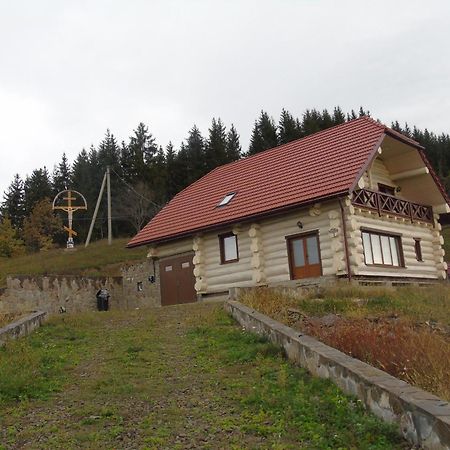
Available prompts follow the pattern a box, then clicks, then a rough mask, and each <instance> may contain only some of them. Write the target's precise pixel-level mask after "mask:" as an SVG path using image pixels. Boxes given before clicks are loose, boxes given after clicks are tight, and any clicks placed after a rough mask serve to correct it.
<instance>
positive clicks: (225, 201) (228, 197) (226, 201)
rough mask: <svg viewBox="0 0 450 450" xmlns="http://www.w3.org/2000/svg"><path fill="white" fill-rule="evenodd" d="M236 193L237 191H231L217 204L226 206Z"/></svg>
mask: <svg viewBox="0 0 450 450" xmlns="http://www.w3.org/2000/svg"><path fill="white" fill-rule="evenodd" d="M235 195H236V192H230V193H229V194H227V195H225V197H224V198H223V199H222V201H221V202H220V203H219V204H218V205H217V206H225V205H228V203H230V202H231V200H232V199H233V197H234V196H235Z"/></svg>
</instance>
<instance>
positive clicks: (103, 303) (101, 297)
mask: <svg viewBox="0 0 450 450" xmlns="http://www.w3.org/2000/svg"><path fill="white" fill-rule="evenodd" d="M96 297H97V309H98V310H99V311H108V309H109V297H110V295H109V292H108V289H106V288H101V289H100V290H99V291H98V292H97V295H96Z"/></svg>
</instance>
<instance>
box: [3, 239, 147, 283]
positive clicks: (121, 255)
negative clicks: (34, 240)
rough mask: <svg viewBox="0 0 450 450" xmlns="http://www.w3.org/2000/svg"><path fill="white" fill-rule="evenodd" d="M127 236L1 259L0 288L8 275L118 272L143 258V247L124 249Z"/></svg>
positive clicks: (103, 274) (144, 251)
mask: <svg viewBox="0 0 450 450" xmlns="http://www.w3.org/2000/svg"><path fill="white" fill-rule="evenodd" d="M127 241H128V239H115V240H114V241H113V243H112V245H111V246H108V243H107V241H98V242H94V243H93V244H91V245H90V246H89V247H87V248H84V246H83V245H79V246H78V247H77V248H76V250H75V251H65V250H64V249H55V250H50V251H47V252H41V253H34V254H30V255H25V256H19V257H17V258H0V287H3V286H5V283H6V276H7V275H8V274H27V275H44V274H48V275H51V274H65V275H69V274H70V275H91V276H105V275H111V276H114V275H120V267H121V266H122V265H124V264H125V263H127V262H131V261H135V260H139V259H142V258H144V257H145V255H146V248H145V247H139V248H137V249H127V248H125V245H126V243H127Z"/></svg>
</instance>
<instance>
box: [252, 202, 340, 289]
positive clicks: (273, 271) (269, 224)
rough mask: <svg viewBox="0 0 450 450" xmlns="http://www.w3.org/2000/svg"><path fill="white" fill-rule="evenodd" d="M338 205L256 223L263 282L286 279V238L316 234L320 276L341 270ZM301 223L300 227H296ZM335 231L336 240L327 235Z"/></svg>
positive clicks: (335, 203) (287, 261)
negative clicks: (260, 246)
mask: <svg viewBox="0 0 450 450" xmlns="http://www.w3.org/2000/svg"><path fill="white" fill-rule="evenodd" d="M340 217H341V216H340V211H339V204H338V203H337V202H336V201H335V202H332V203H328V204H322V205H320V204H319V205H316V206H314V207H311V208H307V209H303V210H300V211H297V212H294V213H289V214H286V215H285V216H280V217H277V218H273V219H268V220H265V221H263V222H261V224H260V232H261V242H262V248H263V249H264V275H265V280H266V282H267V283H278V282H282V281H287V280H289V279H290V273H289V260H288V250H287V243H286V236H293V235H296V234H299V233H307V232H309V231H318V232H319V243H320V257H321V263H322V273H323V275H336V274H337V272H338V271H339V270H344V269H345V262H344V250H343V248H344V247H343V240H342V233H341V228H342V227H341V218H340ZM298 222H301V223H302V225H303V228H299V226H298V225H297V223H298ZM333 228H334V229H335V234H336V237H334V236H333V234H332V233H330V229H333Z"/></svg>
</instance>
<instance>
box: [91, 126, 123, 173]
mask: <svg viewBox="0 0 450 450" xmlns="http://www.w3.org/2000/svg"><path fill="white" fill-rule="evenodd" d="M97 158H98V163H99V166H100V167H101V168H103V170H105V169H106V167H107V166H109V167H111V168H112V169H114V170H116V171H117V170H120V169H119V168H120V150H119V147H118V145H117V140H116V138H115V137H114V135H113V134H112V133H111V132H110V130H109V129H107V130H106V133H105V137H104V138H103V140H102V141H101V142H100V144H99V146H98V151H97Z"/></svg>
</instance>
